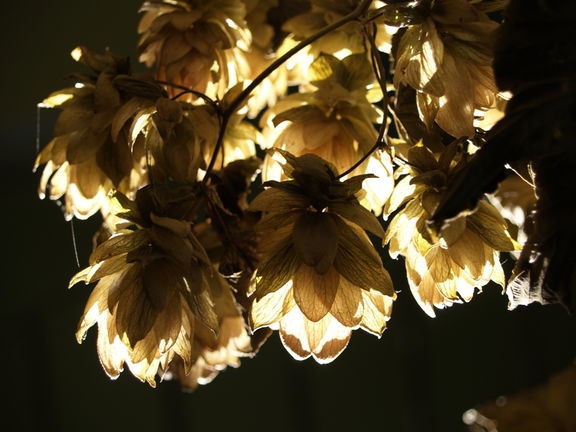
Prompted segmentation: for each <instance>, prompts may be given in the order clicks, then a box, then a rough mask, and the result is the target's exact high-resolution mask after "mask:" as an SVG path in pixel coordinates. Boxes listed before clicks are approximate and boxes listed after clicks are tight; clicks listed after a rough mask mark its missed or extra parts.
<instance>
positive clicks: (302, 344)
mask: <svg viewBox="0 0 576 432" xmlns="http://www.w3.org/2000/svg"><path fill="white" fill-rule="evenodd" d="M282 154H283V155H284V157H285V158H286V160H287V164H286V169H285V170H286V174H287V176H288V177H289V178H292V179H293V180H289V181H284V182H269V183H268V184H269V186H270V188H268V189H267V190H265V191H264V192H262V193H261V194H260V195H258V196H257V197H256V199H255V200H254V201H253V202H252V203H251V206H250V208H251V209H252V210H259V211H262V212H263V217H262V220H261V221H260V223H259V225H258V229H259V230H260V231H261V233H262V239H263V240H262V251H261V254H262V260H261V262H260V264H259V266H258V268H257V271H256V276H255V280H254V286H253V298H254V302H253V304H252V307H251V310H250V320H251V326H252V328H253V329H254V330H255V329H258V328H260V327H270V328H272V329H277V330H279V332H280V337H281V339H282V342H283V344H284V346H285V347H286V349H287V350H288V351H289V352H290V353H291V354H292V356H294V358H296V359H305V358H307V357H309V356H312V357H313V358H314V359H315V360H316V361H318V362H319V363H328V362H330V361H332V360H334V359H335V358H336V357H337V356H338V355H339V354H340V353H341V352H342V351H343V350H344V348H346V345H347V344H348V341H349V339H350V336H351V332H352V330H354V329H357V328H362V329H364V330H365V331H368V332H370V333H372V334H375V335H378V336H379V335H380V334H381V333H382V331H383V330H384V329H385V327H386V321H387V320H388V319H389V317H390V314H391V309H392V302H393V300H394V298H395V293H394V291H393V289H392V282H391V280H390V277H389V276H388V273H387V272H386V270H384V268H383V267H382V262H381V260H380V257H379V256H378V254H377V252H376V251H375V250H374V247H373V246H372V244H371V243H370V241H369V239H368V237H367V236H366V234H365V232H364V230H368V231H370V232H372V233H373V234H375V235H377V236H380V237H382V236H383V235H384V231H383V229H382V227H381V225H380V223H379V222H378V220H377V219H376V217H375V216H374V215H373V214H372V213H370V212H369V211H368V210H366V209H365V208H364V207H362V206H361V205H360V204H359V202H358V200H357V199H356V198H355V194H357V193H358V192H359V191H360V189H361V185H362V180H363V179H364V178H365V177H366V176H358V177H353V178H351V179H349V180H346V181H344V182H340V181H339V180H337V179H336V174H335V171H334V168H333V167H331V166H330V165H329V164H328V163H327V162H326V161H323V160H322V159H321V158H319V157H318V156H316V155H313V154H306V155H304V156H301V157H298V158H295V157H294V156H292V155H290V154H288V153H286V152H282Z"/></svg>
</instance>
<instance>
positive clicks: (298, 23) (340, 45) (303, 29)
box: [284, 0, 390, 58]
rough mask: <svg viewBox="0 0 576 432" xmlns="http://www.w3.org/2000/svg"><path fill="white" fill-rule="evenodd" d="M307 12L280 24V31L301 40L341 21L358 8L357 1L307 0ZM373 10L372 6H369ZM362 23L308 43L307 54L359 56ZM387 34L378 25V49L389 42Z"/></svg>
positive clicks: (353, 22)
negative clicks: (282, 29) (309, 7)
mask: <svg viewBox="0 0 576 432" xmlns="http://www.w3.org/2000/svg"><path fill="white" fill-rule="evenodd" d="M310 3H311V5H312V7H311V9H310V10H309V11H308V12H305V13H302V14H300V15H297V16H295V17H294V18H291V19H290V20H288V21H287V22H286V23H285V24H284V29H285V30H286V31H288V32H291V33H293V34H294V37H295V39H296V40H303V39H305V38H307V37H309V36H311V35H313V34H315V33H317V32H319V31H320V30H322V29H323V28H324V27H327V26H329V25H330V24H333V23H334V22H336V21H338V20H340V19H342V18H344V17H345V16H346V15H348V14H350V13H352V12H353V11H354V10H355V9H356V7H358V1H357V0H341V1H334V2H327V1H325V0H311V2H310ZM371 8H374V5H372V6H371ZM362 25H363V24H362V23H360V22H358V21H352V22H350V23H348V24H346V25H344V26H342V27H340V28H338V29H337V30H335V31H333V32H331V33H329V34H327V35H326V36H324V37H322V38H320V39H318V40H317V41H315V42H313V43H312V44H311V48H310V53H311V54H312V55H313V56H314V57H317V56H318V55H320V54H321V53H325V54H334V55H336V56H338V57H340V58H342V57H345V56H346V55H348V54H357V53H363V52H364V51H365V41H364V34H363V32H362ZM389 40H390V35H389V34H388V33H387V32H386V30H385V28H384V26H379V28H378V33H377V37H376V44H377V46H378V47H381V46H384V44H385V43H386V42H389Z"/></svg>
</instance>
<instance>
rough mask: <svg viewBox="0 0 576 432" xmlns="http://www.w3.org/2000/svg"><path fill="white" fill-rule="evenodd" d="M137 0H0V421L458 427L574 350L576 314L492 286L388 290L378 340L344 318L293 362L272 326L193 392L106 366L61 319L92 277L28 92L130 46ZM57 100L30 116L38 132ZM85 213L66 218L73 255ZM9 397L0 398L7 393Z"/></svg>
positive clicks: (46, 127) (87, 239)
mask: <svg viewBox="0 0 576 432" xmlns="http://www.w3.org/2000/svg"><path fill="white" fill-rule="evenodd" d="M139 3H140V2H139V1H136V0H124V1H112V0H101V1H98V2H87V1H72V0H56V1H51V2H48V1H44V2H40V1H32V2H18V1H11V2H7V1H3V2H2V9H1V12H0V20H1V21H0V24H1V25H0V29H1V31H2V37H1V38H0V47H1V50H0V55H1V56H2V62H1V65H0V73H1V79H0V83H1V88H2V91H1V94H0V96H1V99H0V101H1V104H0V110H1V115H0V131H1V141H0V142H1V145H2V150H1V152H0V154H1V159H0V161H1V170H0V172H1V175H2V182H1V185H2V191H1V195H0V196H2V197H3V200H2V226H1V229H2V237H1V239H2V243H1V247H2V291H1V292H2V303H1V312H0V316H1V319H0V323H1V326H2V327H1V329H2V333H1V341H0V347H1V352H0V357H1V361H2V375H3V377H2V383H1V385H0V392H1V394H2V396H3V398H2V399H3V400H4V402H2V405H0V406H1V410H2V413H1V417H0V419H1V420H0V422H1V423H0V429H1V430H3V431H12V430H14V431H42V430H46V431H49V430H55V431H66V432H67V431H102V430H107V431H119V430H130V431H132V430H134V431H142V432H145V431H173V430H194V431H198V430H208V429H210V430H216V431H220V430H226V429H235V430H239V431H244V430H246V431H248V430H250V431H265V430H275V431H345V430H382V431H393V432H404V431H405V432H408V431H410V432H412V431H414V432H421V431H464V430H465V426H464V424H463V423H462V420H461V416H462V413H463V412H464V411H465V410H466V409H468V408H471V407H473V406H475V405H477V404H479V403H481V402H485V401H488V400H491V399H494V398H496V397H498V396H499V395H501V394H509V393H512V392H515V391H517V390H519V389H521V388H523V387H526V386H530V385H534V384H537V383H540V382H542V381H544V380H545V379H546V377H547V376H548V375H549V374H550V373H553V372H556V371H558V370H560V369H562V368H563V367H565V366H566V365H568V364H569V363H571V362H572V361H573V359H574V356H575V353H576V347H575V346H574V334H575V330H576V321H575V320H574V318H571V317H569V316H568V315H567V314H566V313H565V312H564V310H563V309H562V308H560V307H558V306H549V307H541V306H531V307H528V308H520V309H517V310H515V311H512V312H508V311H507V310H506V304H507V301H506V298H505V297H504V296H502V295H501V290H500V288H499V287H495V286H489V287H487V288H486V289H485V290H484V293H483V294H481V295H478V296H477V297H476V298H475V300H474V301H473V302H472V303H471V304H465V305H457V306H455V307H453V308H451V309H449V310H446V311H440V312H439V313H438V318H436V319H434V320H432V319H430V318H428V317H427V316H426V315H425V314H424V313H423V312H422V311H420V309H419V308H418V306H417V305H416V303H415V301H414V300H413V299H412V297H411V294H410V292H409V290H407V289H406V285H405V279H404V276H403V275H402V271H401V270H402V263H401V262H389V263H387V267H388V268H389V269H390V271H391V272H392V274H393V278H394V280H396V281H397V282H396V288H397V289H401V290H402V292H401V293H400V294H399V298H398V301H397V302H396V304H395V307H394V314H393V318H392V320H391V322H390V323H389V329H388V330H387V331H386V332H385V333H384V335H383V337H382V338H381V339H380V340H379V339H377V338H375V337H373V336H371V335H368V334H366V333H363V332H362V331H357V332H355V334H354V336H353V337H352V341H351V343H350V345H349V346H348V349H347V350H346V351H345V352H344V353H343V354H342V355H341V356H340V357H339V358H338V359H337V360H336V361H335V362H334V363H332V364H329V365H325V366H320V365H317V364H315V363H314V362H313V361H311V360H308V361H305V362H298V361H296V360H293V359H292V358H291V357H290V355H289V354H288V353H287V352H285V351H284V349H283V348H282V346H281V344H280V342H279V340H278V337H277V335H273V336H272V337H271V338H270V340H269V341H268V343H267V344H266V345H265V346H264V347H263V348H262V350H261V352H260V353H259V355H258V356H257V357H256V358H254V359H246V360H244V361H243V362H242V363H243V364H242V367H241V368H239V369H228V370H226V371H225V372H223V373H221V374H220V376H219V377H218V378H216V380H215V381H214V382H213V383H212V384H210V385H208V386H205V387H201V388H199V389H198V390H197V391H196V392H194V393H192V394H184V393H182V392H180V390H179V388H178V386H177V384H175V383H171V382H165V383H161V384H160V385H159V386H158V388H157V389H151V388H150V387H149V386H148V385H146V384H143V383H140V382H139V381H138V380H137V379H135V378H134V377H132V376H131V375H129V373H128V372H125V373H124V374H123V375H122V376H121V377H120V378H119V379H118V380H117V381H110V380H109V379H108V378H107V377H106V375H105V374H104V372H103V371H102V369H101V368H100V365H99V363H98V359H97V356H96V352H95V329H92V330H91V331H90V335H89V336H88V338H87V340H86V341H85V343H84V344H82V345H78V344H77V343H76V342H75V339H74V331H75V326H76V323H77V320H78V318H79V317H80V315H81V312H82V309H83V305H84V302H85V301H86V299H87V297H88V294H89V290H90V289H89V288H88V287H83V286H81V285H78V286H76V287H74V288H73V289H72V290H67V289H66V287H67V282H68V280H69V278H70V276H72V275H73V274H74V273H75V272H76V271H78V266H77V264H76V260H75V257H74V248H73V241H72V234H71V226H70V223H67V222H65V221H64V219H63V217H62V213H61V211H60V209H59V208H58V206H57V205H56V204H55V203H53V202H49V201H40V200H39V199H38V198H37V193H36V189H37V183H38V178H39V175H38V174H33V173H32V172H31V169H32V165H33V160H34V155H35V152H36V104H37V103H38V102H40V101H41V100H42V99H43V98H44V97H46V96H47V95H48V94H49V93H50V92H52V91H54V90H57V89H60V88H63V87H66V86H67V85H68V84H69V83H68V82H66V81H65V80H64V76H65V75H66V74H67V73H69V72H72V71H75V70H78V69H79V68H78V66H77V65H76V64H75V62H74V61H73V60H72V59H71V58H70V56H69V52H70V51H71V50H72V49H73V48H74V47H75V46H76V45H86V46H87V47H89V48H90V49H93V50H98V51H101V50H103V49H104V48H105V47H107V46H109V47H110V48H111V49H112V50H113V51H114V52H115V53H117V54H123V55H127V54H128V55H131V56H132V57H133V58H134V52H135V48H134V47H135V45H136V41H137V35H136V32H135V28H136V25H137V21H138V16H137V13H136V11H137V9H138V6H139ZM55 114H56V113H54V112H49V111H48V112H47V111H46V110H44V111H43V112H42V116H41V123H40V125H41V133H40V138H41V140H40V144H41V146H43V145H45V144H46V143H47V142H48V141H49V139H50V129H51V126H52V124H53V121H54V118H55ZM97 226H98V221H97V220H90V221H76V222H75V223H74V228H75V231H76V237H77V242H78V250H79V255H80V256H79V258H80V262H81V265H82V266H83V265H85V264H86V261H87V257H88V254H89V250H90V243H91V235H92V233H93V232H94V231H95V230H96V229H97ZM6 401H8V402H7V403H6Z"/></svg>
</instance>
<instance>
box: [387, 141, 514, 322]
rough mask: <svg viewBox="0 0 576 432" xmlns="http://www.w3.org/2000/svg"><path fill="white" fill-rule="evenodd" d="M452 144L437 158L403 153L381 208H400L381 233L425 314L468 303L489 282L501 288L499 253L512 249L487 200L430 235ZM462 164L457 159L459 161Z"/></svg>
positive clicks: (418, 150) (451, 168)
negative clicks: (404, 161)
mask: <svg viewBox="0 0 576 432" xmlns="http://www.w3.org/2000/svg"><path fill="white" fill-rule="evenodd" d="M458 159H459V155H458V149H457V144H452V145H450V146H449V147H447V148H446V150H445V151H444V153H442V155H441V156H440V157H439V158H438V159H436V157H435V156H434V155H433V153H432V152H430V151H429V150H428V149H426V148H425V147H423V146H422V145H417V146H415V147H412V148H411V149H410V150H409V151H408V164H409V167H408V169H407V170H405V171H401V173H405V174H407V175H406V177H404V178H403V179H402V180H400V181H399V182H398V184H397V185H396V187H395V189H394V192H393V193H392V197H391V198H390V201H389V203H388V205H387V207H386V210H385V211H386V213H387V214H390V213H392V212H394V211H395V210H396V209H398V208H400V207H401V206H404V207H403V208H402V209H401V210H400V211H399V212H398V213H397V214H396V215H395V216H394V218H393V219H392V221H391V222H390V225H389V227H388V230H387V232H386V238H385V242H386V243H388V244H389V250H390V255H391V256H392V257H393V258H396V257H397V256H398V255H399V254H401V255H403V256H404V257H405V258H406V273H407V275H408V282H409V285H410V289H411V290H412V294H413V295H414V297H415V298H416V300H417V301H418V303H419V304H420V306H421V307H422V309H423V310H424V311H425V312H426V313H427V314H428V315H430V316H432V317H433V316H435V314H434V308H433V307H434V306H435V307H437V308H444V307H446V306H450V305H452V303H455V302H460V301H462V300H464V301H469V300H470V299H471V298H472V297H473V295H474V289H475V288H476V287H478V288H480V287H482V286H484V285H485V284H487V283H488V282H489V281H490V280H493V281H494V282H496V283H498V284H500V285H501V286H504V284H505V281H504V272H503V270H502V266H501V264H500V261H499V252H500V251H512V250H514V249H515V248H516V243H515V242H514V241H513V240H512V238H511V237H510V235H509V234H508V231H507V225H506V221H505V220H504V219H503V218H502V216H500V214H499V213H498V211H497V210H496V209H495V208H494V207H493V206H492V205H491V204H489V203H488V202H486V201H480V202H479V204H478V207H477V209H476V210H475V211H473V212H472V213H470V214H466V215H462V216H459V217H457V218H455V219H453V220H451V221H450V222H449V223H448V224H446V225H445V226H444V227H443V228H442V230H441V232H440V233H434V231H433V230H431V229H430V228H429V227H428V225H427V221H428V220H429V219H430V217H431V216H432V214H433V212H434V210H435V208H436V207H437V206H438V204H439V202H440V198H441V194H442V191H443V190H444V188H445V187H446V185H447V184H449V182H450V178H451V176H452V175H453V174H454V172H455V171H456V170H457V168H458ZM460 160H462V159H460Z"/></svg>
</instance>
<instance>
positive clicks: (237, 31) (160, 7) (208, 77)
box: [138, 0, 251, 98]
mask: <svg viewBox="0 0 576 432" xmlns="http://www.w3.org/2000/svg"><path fill="white" fill-rule="evenodd" d="M141 10H142V11H143V12H145V14H144V16H143V17H142V19H141V21H140V25H139V27H138V31H139V32H140V33H142V37H141V38H140V42H139V52H140V61H142V62H144V63H146V64H147V65H148V66H152V65H153V64H156V71H157V78H158V79H160V80H164V81H169V82H171V83H173V84H178V85H182V86H185V87H188V88H190V89H192V90H196V91H199V92H202V93H206V94H207V95H209V96H210V97H212V98H214V97H222V96H223V94H224V92H225V90H226V89H228V88H231V87H233V86H234V85H235V84H236V83H238V82H240V81H242V80H243V79H245V78H247V77H248V76H249V73H250V71H249V68H248V65H247V64H246V61H245V59H244V54H243V53H244V52H245V51H247V50H248V45H249V44H250V39H251V36H250V31H249V30H248V29H247V28H246V27H245V24H246V23H245V21H244V19H245V15H246V9H245V7H244V4H243V3H242V2H240V1H237V0H210V1H206V0H182V1H167V0H150V1H145V2H144V4H143V5H142V8H141ZM180 91H181V90H179V89H174V88H172V89H170V92H171V93H172V94H171V96H172V95H175V94H177V93H180Z"/></svg>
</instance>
